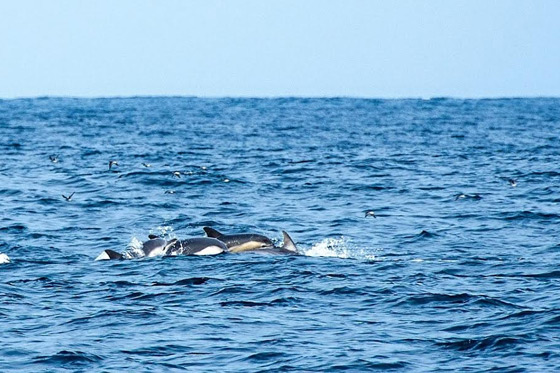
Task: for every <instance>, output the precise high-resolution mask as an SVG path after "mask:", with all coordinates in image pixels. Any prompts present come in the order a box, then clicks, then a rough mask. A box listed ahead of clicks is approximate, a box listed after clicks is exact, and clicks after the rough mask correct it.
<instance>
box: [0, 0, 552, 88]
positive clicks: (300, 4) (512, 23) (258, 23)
mask: <svg viewBox="0 0 560 373" xmlns="http://www.w3.org/2000/svg"><path fill="white" fill-rule="evenodd" d="M144 95H154V96H159V95H186V96H210V97H221V96H235V97H246V96H249V97H261V96H265V97H270V96H313V97H316V96H320V97H332V96H351V97H375V98H394V97H422V98H429V97H444V96H445V97H459V98H462V97H533V96H554V97H557V96H560V1H558V0H507V1H505V0H492V1H490V0H468V1H466V0H453V1H450V0H391V1H389V0H386V1H380V0H362V1H360V0H340V1H335V0H332V1H329V0H286V1H281V0H266V1H265V0H237V1H236V0H223V1H220V0H196V1H195V0H193V1H189V0H118V1H113V0H90V1H85V0H50V1H44V0H36V1H32V0H0V97H2V98H14V97H36V96H79V97H82V96H84V97H99V96H144Z"/></svg>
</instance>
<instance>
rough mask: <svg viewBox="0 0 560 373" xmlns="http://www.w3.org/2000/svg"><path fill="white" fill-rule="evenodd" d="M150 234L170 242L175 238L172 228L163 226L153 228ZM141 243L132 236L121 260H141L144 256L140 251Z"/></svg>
mask: <svg viewBox="0 0 560 373" xmlns="http://www.w3.org/2000/svg"><path fill="white" fill-rule="evenodd" d="M150 234H153V235H156V236H159V237H161V238H164V239H166V240H168V241H169V240H171V239H173V238H177V236H176V235H175V231H174V229H173V227H172V226H170V225H164V226H159V227H155V228H153V229H150ZM142 246H143V242H142V241H141V240H140V239H138V238H137V237H135V236H132V238H131V239H130V242H129V243H128V245H127V247H126V251H125V252H123V254H122V255H123V258H125V259H135V258H142V257H144V256H145V254H144V251H143V250H142ZM162 255H163V253H162Z"/></svg>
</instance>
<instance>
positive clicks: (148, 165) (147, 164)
mask: <svg viewBox="0 0 560 373" xmlns="http://www.w3.org/2000/svg"><path fill="white" fill-rule="evenodd" d="M142 166H144V167H152V165H151V164H149V163H142Z"/></svg>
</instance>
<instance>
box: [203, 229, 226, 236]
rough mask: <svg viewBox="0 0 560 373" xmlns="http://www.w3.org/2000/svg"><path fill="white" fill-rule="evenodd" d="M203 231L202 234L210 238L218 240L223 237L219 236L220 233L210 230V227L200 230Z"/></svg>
mask: <svg viewBox="0 0 560 373" xmlns="http://www.w3.org/2000/svg"><path fill="white" fill-rule="evenodd" d="M202 229H204V232H206V235H207V236H208V237H210V238H218V237H221V236H223V234H221V233H220V232H218V231H217V230H215V229H213V228H210V227H204V228H202Z"/></svg>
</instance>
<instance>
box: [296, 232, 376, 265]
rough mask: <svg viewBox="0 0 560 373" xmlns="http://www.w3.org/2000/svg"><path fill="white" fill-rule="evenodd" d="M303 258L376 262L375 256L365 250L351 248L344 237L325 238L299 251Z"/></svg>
mask: <svg viewBox="0 0 560 373" xmlns="http://www.w3.org/2000/svg"><path fill="white" fill-rule="evenodd" d="M300 251H301V252H302V254H303V255H305V256H314V257H335V258H342V259H348V258H351V259H359V260H368V261H369V260H376V259H377V258H376V256H375V255H373V254H371V253H370V252H367V251H366V250H365V249H362V248H357V247H353V245H352V244H351V242H350V241H349V240H348V239H346V238H345V237H344V236H342V237H340V238H325V239H324V240H322V241H321V242H318V243H316V244H314V245H313V246H311V248H309V249H300Z"/></svg>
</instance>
